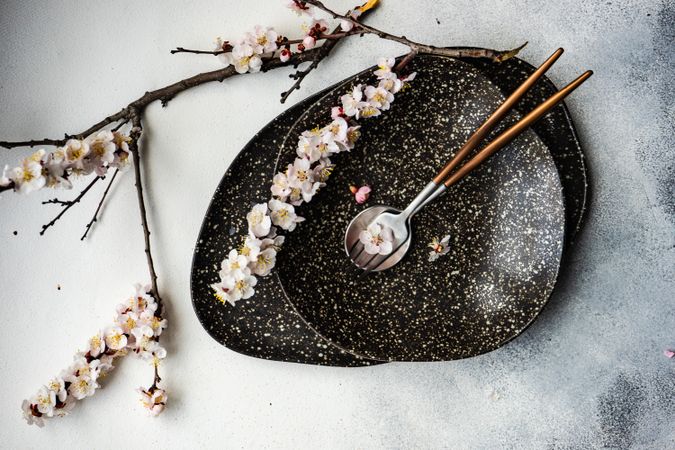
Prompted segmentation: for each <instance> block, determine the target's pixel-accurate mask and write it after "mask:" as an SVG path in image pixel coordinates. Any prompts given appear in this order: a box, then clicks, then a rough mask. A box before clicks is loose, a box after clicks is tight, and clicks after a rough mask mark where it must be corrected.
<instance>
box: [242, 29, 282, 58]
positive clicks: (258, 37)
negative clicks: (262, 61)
mask: <svg viewBox="0 0 675 450" xmlns="http://www.w3.org/2000/svg"><path fill="white" fill-rule="evenodd" d="M277 36H278V35H277V32H276V31H274V29H273V28H269V27H262V26H260V25H256V26H255V29H254V31H253V33H247V36H246V41H247V42H248V43H249V44H250V45H251V47H252V48H253V51H254V52H255V53H258V54H262V53H270V52H273V51H275V50H276V49H277Z"/></svg>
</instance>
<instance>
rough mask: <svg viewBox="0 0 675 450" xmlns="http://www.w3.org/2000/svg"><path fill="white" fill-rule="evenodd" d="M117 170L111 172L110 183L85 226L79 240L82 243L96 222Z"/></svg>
mask: <svg viewBox="0 0 675 450" xmlns="http://www.w3.org/2000/svg"><path fill="white" fill-rule="evenodd" d="M119 171H120V170H119V169H115V172H113V174H112V177H111V178H110V182H109V183H108V186H107V187H106V188H105V191H103V196H101V201H100V202H98V206H97V207H96V211H95V212H94V217H92V218H91V220H90V221H89V223H88V224H87V226H86V229H85V230H84V234H83V235H82V237H81V238H80V240H81V241H84V239H85V238H86V237H87V234H89V230H91V227H92V226H93V225H94V222H98V213H99V212H100V211H101V207H102V206H103V202H104V201H105V198H106V197H107V195H108V191H109V190H110V187H111V186H112V184H113V181H115V177H116V176H117V172H119Z"/></svg>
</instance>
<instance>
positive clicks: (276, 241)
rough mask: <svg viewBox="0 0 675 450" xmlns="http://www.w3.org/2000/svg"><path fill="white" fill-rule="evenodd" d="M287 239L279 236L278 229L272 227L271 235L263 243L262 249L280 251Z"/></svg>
mask: <svg viewBox="0 0 675 450" xmlns="http://www.w3.org/2000/svg"><path fill="white" fill-rule="evenodd" d="M285 239H286V238H285V237H284V236H277V227H272V229H271V230H270V234H269V235H267V237H266V238H265V239H263V240H262V241H261V243H260V249H261V250H265V249H268V248H270V247H272V248H274V250H276V251H279V250H280V249H281V246H282V245H283V243H284V240H285Z"/></svg>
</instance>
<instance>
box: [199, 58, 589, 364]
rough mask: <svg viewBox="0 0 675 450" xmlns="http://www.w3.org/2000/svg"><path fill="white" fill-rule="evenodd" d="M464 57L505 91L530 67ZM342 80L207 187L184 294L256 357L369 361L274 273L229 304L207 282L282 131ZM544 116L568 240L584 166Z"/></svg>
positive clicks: (567, 133)
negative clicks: (319, 323)
mask: <svg viewBox="0 0 675 450" xmlns="http://www.w3.org/2000/svg"><path fill="white" fill-rule="evenodd" d="M467 62H469V63H470V64H472V65H474V66H475V67H477V68H478V69H479V70H481V71H482V72H483V73H484V74H485V75H486V77H488V78H490V80H491V81H492V82H493V83H495V84H496V85H497V86H498V87H500V89H504V92H506V93H508V92H510V91H511V90H512V88H513V87H514V86H516V85H518V84H519V83H520V82H521V81H522V80H523V79H524V78H525V77H526V76H527V75H529V73H531V72H532V70H533V68H532V66H530V65H529V64H527V63H526V62H524V61H522V60H519V59H516V58H514V59H511V60H510V61H508V62H507V63H503V64H500V65H492V64H490V63H481V62H478V61H475V60H469V61H467ZM370 73H372V69H367V70H365V71H364V72H362V74H357V75H355V76H354V77H357V76H363V74H370ZM352 78H353V77H352ZM348 83H349V80H346V81H344V82H341V83H338V84H336V85H335V86H332V87H331V88H328V89H326V90H324V91H323V92H321V93H319V94H316V95H314V96H312V97H310V98H307V99H306V100H304V101H302V102H300V103H299V104H297V105H295V106H294V107H292V108H290V109H288V110H287V111H285V112H284V113H283V114H281V115H280V116H279V117H277V118H276V119H274V120H273V121H272V122H270V123H269V124H268V125H267V126H265V127H264V128H263V129H262V130H260V132H259V133H258V134H256V136H254V137H253V138H252V139H251V141H250V142H249V143H248V144H247V145H246V147H244V148H243V149H242V151H241V153H240V154H239V155H238V156H237V158H236V159H235V161H233V163H232V165H231V166H230V168H229V169H228V171H227V173H226V174H225V175H224V177H223V179H222V181H221V183H220V185H219V187H218V189H217V190H216V192H215V194H214V197H213V200H212V203H211V205H210V207H209V209H208V211H207V214H206V217H205V219H204V224H203V226H202V229H201V231H200V234H199V240H198V243H197V245H196V248H195V255H194V260H193V267H192V275H191V282H192V283H191V287H192V299H193V306H194V309H195V312H196V314H197V317H198V318H199V321H200V322H201V324H202V326H203V327H204V328H205V329H206V331H207V332H208V333H209V334H210V335H211V336H212V337H213V338H214V339H215V340H216V341H218V342H219V343H221V344H223V345H225V346H227V347H229V348H230V349H232V350H234V351H237V352H239V353H243V354H246V355H249V356H253V357H258V358H263V359H272V360H278V361H290V362H299V363H307V364H322V365H336V366H361V365H369V364H373V363H375V362H374V361H373V360H367V359H364V358H360V357H356V356H353V355H351V354H349V353H346V352H344V351H341V350H339V349H336V348H335V347H334V346H332V345H330V344H329V342H328V341H326V340H324V339H322V338H320V337H318V336H317V335H316V333H315V332H314V331H313V330H312V329H311V328H310V327H309V326H307V324H306V323H305V322H304V321H303V320H302V319H301V318H300V317H299V316H298V315H297V314H296V313H295V311H294V310H293V309H292V308H291V306H289V305H288V303H287V302H286V300H285V298H284V296H283V293H282V290H281V287H280V285H279V283H278V280H277V279H276V277H267V278H264V279H261V280H259V283H258V286H257V292H256V295H255V296H254V297H253V298H252V299H250V300H249V301H247V302H244V301H242V302H239V303H237V307H236V308H232V307H231V306H229V305H221V304H219V303H217V302H216V301H215V299H214V298H213V297H212V294H211V291H210V289H209V287H208V286H209V284H211V283H213V282H215V281H216V280H217V279H218V274H217V272H218V270H219V264H220V261H221V260H222V258H223V257H224V255H225V253H226V252H227V251H228V250H229V249H230V248H232V247H233V246H234V245H236V244H237V243H238V239H239V234H241V233H240V231H241V230H243V229H245V226H244V221H243V217H244V214H245V212H246V210H247V209H248V205H249V204H250V202H253V201H260V200H262V199H264V198H265V197H266V196H267V192H268V186H269V183H270V180H271V178H272V176H273V174H274V170H275V161H276V157H277V153H278V150H279V146H280V144H281V140H282V139H283V138H282V137H283V136H285V134H286V133H288V132H289V130H290V129H291V126H292V125H293V123H294V122H295V121H296V120H297V119H298V118H299V117H300V116H301V114H302V113H303V112H304V111H305V110H307V109H308V108H309V107H310V106H311V105H312V104H313V103H314V102H315V101H317V100H318V99H320V98H321V97H322V95H323V94H325V93H326V92H335V93H334V94H327V95H330V96H331V97H330V98H333V99H334V98H335V97H336V96H337V95H340V94H342V93H343V92H344V91H345V88H344V87H343V85H344V84H348ZM554 90H555V86H553V84H552V83H551V82H550V81H548V80H546V79H543V80H541V81H540V82H539V83H538V84H537V86H536V87H535V88H534V89H533V90H532V91H531V94H528V96H527V97H526V98H525V99H523V100H521V103H519V105H518V106H519V107H520V106H521V105H524V104H525V103H529V104H530V105H532V104H536V103H538V102H540V101H541V100H543V99H544V98H545V97H546V96H548V95H550V93H551V92H553V91H554ZM524 110H527V109H524ZM550 117H553V118H554V119H555V120H542V121H541V122H539V123H538V124H537V125H536V126H535V128H534V129H535V131H536V132H537V134H538V135H539V136H540V137H541V139H542V140H543V141H544V142H545V143H546V145H547V146H548V147H549V150H550V152H551V154H552V155H553V158H554V160H555V162H556V165H557V167H558V171H559V172H560V175H561V179H562V181H563V186H564V193H565V202H566V205H567V210H566V211H567V215H568V218H570V217H571V218H572V220H568V227H569V224H570V223H573V224H575V226H574V227H571V228H570V229H569V232H568V235H567V238H568V240H567V242H568V243H569V242H570V241H571V239H569V238H570V237H571V235H572V234H573V233H574V232H575V231H576V229H577V226H578V225H579V224H580V223H581V218H582V215H583V214H582V213H583V205H584V203H585V198H586V176H585V175H586V174H585V168H584V164H583V155H582V152H581V147H580V146H579V143H578V140H577V138H576V134H575V132H574V128H573V126H572V123H571V120H570V119H569V116H568V114H567V111H566V109H565V108H564V107H558V108H557V109H556V111H554V112H552V113H551V114H550ZM354 181H358V180H354ZM234 231H236V232H235V233H232V232H234Z"/></svg>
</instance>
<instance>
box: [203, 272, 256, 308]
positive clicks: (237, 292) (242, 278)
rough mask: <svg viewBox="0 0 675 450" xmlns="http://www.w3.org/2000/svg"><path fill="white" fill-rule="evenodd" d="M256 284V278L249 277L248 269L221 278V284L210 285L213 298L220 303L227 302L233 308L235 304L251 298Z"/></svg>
mask: <svg viewBox="0 0 675 450" xmlns="http://www.w3.org/2000/svg"><path fill="white" fill-rule="evenodd" d="M257 283H258V280H257V279H256V277H254V276H253V275H251V270H250V269H249V268H248V267H245V268H244V269H242V270H240V271H237V272H234V273H232V274H229V275H227V276H225V277H223V278H222V280H221V283H216V284H213V285H211V287H212V288H213V290H214V291H215V296H216V298H217V299H218V300H220V301H221V302H222V303H225V302H228V303H229V304H231V305H232V306H234V304H235V302H237V301H239V300H241V299H247V298H250V297H252V296H253V294H254V293H255V291H254V290H253V288H254V287H255V285H256V284H257Z"/></svg>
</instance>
